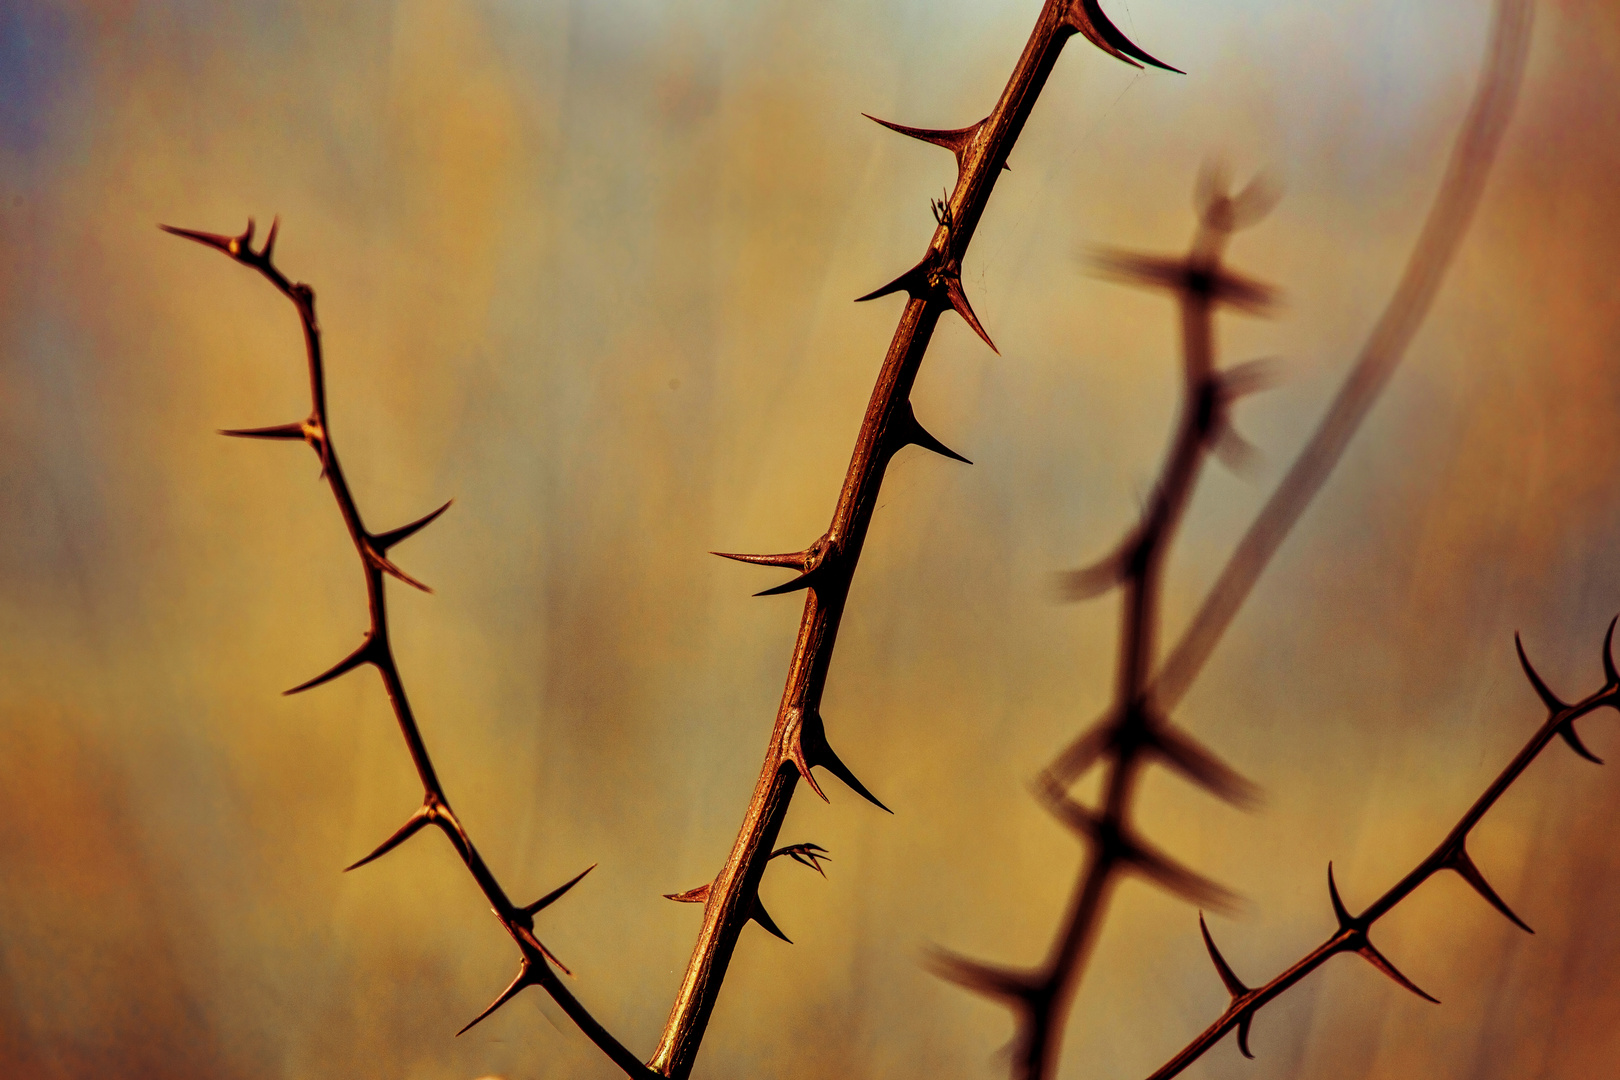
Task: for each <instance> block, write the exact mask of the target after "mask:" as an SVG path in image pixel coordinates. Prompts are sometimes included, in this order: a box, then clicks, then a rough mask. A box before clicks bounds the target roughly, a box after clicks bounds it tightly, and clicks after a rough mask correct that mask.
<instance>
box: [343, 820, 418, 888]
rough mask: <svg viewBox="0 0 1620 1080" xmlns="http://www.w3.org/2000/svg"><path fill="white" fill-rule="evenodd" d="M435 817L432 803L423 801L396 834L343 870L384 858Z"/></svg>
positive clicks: (353, 868) (356, 868) (395, 831)
mask: <svg viewBox="0 0 1620 1080" xmlns="http://www.w3.org/2000/svg"><path fill="white" fill-rule="evenodd" d="M433 818H434V810H433V806H432V804H430V803H423V804H422V805H421V806H419V807H417V809H416V813H414V814H412V815H411V816H410V817H408V818H406V819H405V824H403V825H401V826H400V827H399V828H397V829H395V830H394V834H393V835H392V836H390V837H389V838H388V839H386V840H384V841H383V842H382V843H380V844H378V845H377V848H376V850H375V851H373V852H372V853H371V854H370V855H367V856H366V857H365V858H363V859H361V860H359V861H358V862H352V863H350V864H349V865H348V866H345V867H344V868H343V872H344V873H345V874H347V873H348V872H349V871H350V870H358V869H360V868H361V867H362V866H364V865H366V864H367V863H369V862H375V861H376V860H378V859H380V858H382V857H383V856H384V855H386V854H388V853H389V852H390V851H393V850H394V849H395V848H397V847H399V845H401V844H403V843H404V842H405V841H407V840H409V839H410V838H411V837H413V836H415V835H416V834H417V833H419V832H421V831H422V830H423V829H425V828H427V827H428V826H429V825H431V824H433Z"/></svg>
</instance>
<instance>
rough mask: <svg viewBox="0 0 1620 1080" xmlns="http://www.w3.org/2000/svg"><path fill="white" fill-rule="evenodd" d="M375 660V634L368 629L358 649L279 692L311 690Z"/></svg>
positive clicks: (285, 693)
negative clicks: (288, 688)
mask: <svg viewBox="0 0 1620 1080" xmlns="http://www.w3.org/2000/svg"><path fill="white" fill-rule="evenodd" d="M376 662H377V638H376V635H374V634H372V633H371V632H369V631H368V632H367V633H366V639H365V640H364V641H362V642H361V643H360V647H359V648H358V649H356V650H354V652H352V653H350V654H349V655H348V656H345V657H344V658H343V659H342V660H339V661H338V662H337V663H335V664H333V665H332V666H331V667H329V668H327V669H326V670H325V671H323V672H321V673H320V674H319V675H317V676H315V677H314V678H313V679H310V680H308V681H307V682H301V683H299V684H298V685H297V686H295V687H293V688H292V689H291V690H283V691H282V692H281V693H282V696H283V697H287V696H291V695H293V694H301V693H303V692H304V691H305V690H313V689H314V688H315V687H317V686H320V685H321V684H322V683H327V682H331V681H332V680H333V679H335V678H337V677H338V676H339V675H347V674H348V673H349V672H351V671H353V670H354V669H355V668H357V667H359V666H360V665H361V664H375V663H376Z"/></svg>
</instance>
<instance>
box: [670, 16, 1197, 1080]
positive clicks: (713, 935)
mask: <svg viewBox="0 0 1620 1080" xmlns="http://www.w3.org/2000/svg"><path fill="white" fill-rule="evenodd" d="M1075 34H1081V35H1083V36H1085V38H1086V39H1087V40H1089V41H1091V42H1092V43H1093V44H1094V45H1096V46H1097V47H1099V48H1100V49H1102V50H1103V51H1104V52H1106V53H1108V54H1110V55H1111V56H1114V57H1116V58H1118V59H1120V60H1124V61H1125V62H1126V63H1130V64H1135V65H1137V66H1140V65H1141V64H1144V63H1145V64H1152V65H1154V66H1155V67H1160V68H1167V65H1165V64H1161V63H1160V62H1159V61H1157V60H1155V59H1154V58H1153V57H1151V56H1149V55H1148V54H1146V53H1144V52H1143V51H1142V50H1140V49H1138V48H1137V47H1136V46H1135V45H1133V44H1132V43H1131V42H1130V41H1129V40H1128V39H1127V38H1126V37H1125V36H1124V35H1123V34H1121V33H1120V32H1119V30H1118V29H1116V28H1115V27H1114V25H1113V24H1112V23H1110V22H1109V21H1108V19H1107V17H1106V16H1104V15H1103V13H1102V11H1101V9H1100V8H1099V7H1098V4H1097V0H1046V3H1045V5H1044V6H1043V8H1042V10H1041V14H1040V17H1039V18H1038V19H1037V21H1036V24H1035V29H1034V31H1033V32H1032V33H1031V34H1030V38H1029V42H1028V43H1027V44H1026V45H1025V46H1024V52H1023V55H1022V56H1020V57H1019V60H1018V64H1017V66H1016V67H1015V68H1014V69H1013V73H1012V77H1011V78H1010V79H1009V80H1008V82H1007V86H1006V88H1005V89H1004V90H1003V91H1002V94H1001V98H1000V100H999V101H997V103H996V106H995V108H994V109H993V110H991V112H990V115H989V116H987V117H985V119H983V120H981V121H979V122H978V123H976V124H972V125H970V126H968V127H964V128H955V129H951V130H931V129H924V128H912V127H906V126H904V125H900V124H894V123H890V122H889V121H886V120H879V121H878V123H881V124H883V125H884V126H886V127H889V128H892V129H893V130H895V131H898V132H900V133H901V134H904V135H909V136H912V137H913V138H917V139H921V140H923V141H925V142H930V143H934V144H935V145H938V146H942V147H945V148H946V149H948V150H950V151H951V152H952V153H953V154H954V155H955V156H956V163H957V178H956V186H955V188H954V190H953V191H952V192H951V193H950V195H949V197H948V198H946V199H945V200H943V201H936V202H935V203H934V217H935V221H936V223H937V228H936V229H935V231H934V235H933V237H932V239H931V240H930V241H929V244H928V249H927V251H926V252H925V253H924V255H923V257H922V259H921V260H920V261H919V262H918V263H917V264H916V265H915V266H913V267H912V268H911V269H910V270H907V271H906V272H905V273H903V274H901V275H900V276H899V277H898V278H895V279H894V280H893V281H891V282H890V283H889V284H887V285H885V286H883V287H882V288H879V289H876V290H874V291H873V292H870V293H868V294H867V295H865V296H863V297H861V299H862V300H872V299H876V298H877V297H881V296H887V295H889V294H891V293H898V292H904V293H905V294H906V295H907V297H908V299H907V302H906V307H905V311H904V313H903V314H902V315H901V318H900V324H899V326H898V327H897V328H896V330H895V332H894V337H893V339H892V341H891V342H890V345H889V351H888V354H887V355H886V356H885V357H884V360H883V366H882V368H881V369H880V371H879V373H878V378H877V384H876V385H875V386H874V388H873V390H872V396H871V400H870V402H869V403H868V405H867V409H866V416H865V419H864V420H863V422H862V424H861V429H860V433H859V434H858V435H857V436H856V440H855V451H854V453H853V455H852V456H851V459H850V463H849V470H848V472H847V473H846V474H845V478H844V486H843V490H842V491H841V492H840V494H839V498H838V505H837V507H836V509H835V510H834V512H833V519H832V523H831V524H830V525H829V526H828V528H827V531H826V532H825V533H824V534H823V535H822V536H821V537H820V538H819V539H817V540H816V541H815V542H814V543H812V544H810V545H809V546H808V547H806V548H805V549H804V550H802V551H797V552H791V553H788V554H782V555H737V554H728V555H727V556H726V557H728V558H733V559H740V560H742V561H744V562H752V563H758V564H762V565H766V566H779V567H786V568H790V569H793V570H797V571H798V576H797V577H795V578H793V579H792V580H791V581H788V582H786V583H784V584H782V585H778V586H776V587H775V588H771V589H766V590H764V592H763V593H761V594H760V595H773V594H777V593H785V592H793V591H796V590H799V589H803V590H805V592H806V597H805V604H804V613H803V615H802V617H801V619H800V622H799V635H798V639H797V641H796V643H795V645H794V649H793V658H792V661H791V662H790V664H789V668H788V677H787V683H786V686H785V687H784V688H783V691H782V700H781V704H780V705H779V706H778V709H777V714H776V723H775V726H774V728H773V730H772V732H771V738H770V742H769V744H768V747H767V750H766V753H765V760H764V763H763V765H762V766H761V768H760V773H759V779H758V781H757V782H756V783H755V786H754V793H753V796H752V798H751V799H750V800H749V803H748V809H747V812H746V813H745V815H744V817H743V823H742V826H741V828H740V829H739V830H738V833H737V839H736V841H735V843H734V844H733V846H732V849H731V854H730V856H729V857H728V858H727V859H726V862H725V865H724V866H722V867H721V868H720V872H719V873H718V874H716V875H715V877H714V878H713V880H712V881H711V882H709V883H708V884H707V885H706V886H699V887H698V890H692V891H691V892H690V893H687V894H681V895H682V898H689V899H693V900H696V899H699V898H701V899H702V901H703V903H704V910H703V926H702V929H701V930H700V931H699V933H698V939H697V943H696V945H695V946H694V947H693V950H692V957H691V960H690V961H689V962H688V964H687V968H686V974H685V976H684V978H683V979H682V982H681V987H680V990H679V992H678V994H677V996H676V998H675V1003H674V1006H673V1007H672V1008H671V1010H670V1016H669V1021H668V1023H667V1024H666V1026H665V1028H664V1033H663V1037H662V1038H661V1039H660V1040H659V1044H658V1048H657V1050H656V1051H655V1052H654V1053H653V1056H652V1058H651V1059H650V1060H649V1062H648V1064H649V1065H651V1066H652V1068H653V1069H655V1070H656V1071H658V1072H660V1073H663V1074H665V1075H668V1076H671V1077H675V1078H677V1080H682V1078H684V1077H686V1076H687V1075H688V1074H689V1073H690V1072H691V1069H692V1063H693V1060H694V1059H695V1058H696V1056H697V1051H698V1046H699V1043H700V1042H701V1040H702V1037H703V1032H704V1029H705V1028H706V1027H707V1025H708V1022H709V1016H710V1014H711V1013H712V1011H713V1009H714V1005H715V1001H716V999H717V998H718V995H719V990H720V984H721V981H722V980H723V979H724V977H725V972H726V968H727V965H729V964H730V962H731V955H732V951H733V950H734V949H735V947H736V944H737V938H738V935H739V934H740V933H741V931H742V927H743V925H744V924H745V923H746V922H748V921H749V920H750V919H757V918H758V916H759V913H760V910H761V909H760V908H759V904H758V893H759V883H760V879H761V877H762V876H763V875H764V872H765V866H766V864H767V863H768V862H769V861H770V858H771V845H772V844H773V843H774V842H775V839H776V834H777V831H778V830H779V829H780V828H781V825H782V821H783V819H784V818H785V817H786V815H787V810H788V805H789V802H790V801H791V799H792V797H793V791H794V788H795V786H796V785H797V783H798V781H799V779H800V778H801V777H802V778H803V779H804V780H805V781H806V782H807V783H809V785H810V787H811V789H812V790H813V791H815V793H816V794H817V795H820V796H821V797H822V798H823V799H825V798H826V796H825V794H823V792H822V791H821V787H820V785H819V783H818V782H817V781H816V779H815V777H814V776H813V775H812V770H813V769H814V768H816V767H817V766H820V767H821V768H824V769H826V770H827V771H828V772H830V773H832V774H833V775H835V776H837V777H839V779H841V780H843V781H844V783H846V784H848V785H849V786H850V787H852V788H853V789H854V790H855V791H856V792H857V793H858V794H860V795H861V796H863V797H864V798H866V799H868V800H869V801H871V802H872V803H874V804H876V805H877V806H879V807H882V808H883V809H887V807H883V804H882V803H881V802H879V801H878V800H877V798H876V797H874V796H873V795H872V793H871V792H870V791H868V790H867V789H866V788H865V787H864V786H862V785H861V783H860V782H859V781H858V780H856V779H855V776H854V774H853V773H852V772H851V771H850V770H849V769H848V767H846V766H845V765H844V763H843V762H842V761H841V760H840V759H839V757H838V755H837V754H835V753H834V752H833V750H832V748H831V746H830V745H829V744H828V742H827V737H826V733H825V728H824V725H823V722H822V718H821V712H820V709H821V696H822V689H823V687H824V686H825V684H826V678H827V670H828V666H829V664H830V662H831V659H832V651H833V644H834V642H835V640H836V638H837V635H838V625H839V620H840V618H841V617H842V615H843V610H844V603H845V600H846V599H847V597H848V594H849V588H850V583H851V581H852V579H853V577H854V574H855V565H856V562H857V560H858V559H859V558H860V554H861V547H862V545H863V544H864V543H865V540H866V532H867V528H868V527H869V525H870V524H871V520H872V510H873V508H874V506H875V505H876V502H877V495H878V490H879V488H880V487H881V486H882V483H883V474H884V470H885V469H886V468H887V466H888V463H889V459H890V458H891V457H893V455H894V454H895V453H896V452H898V451H899V450H900V449H901V448H902V447H904V446H906V445H908V444H915V445H918V446H921V447H923V448H925V449H928V450H933V451H935V452H936V453H940V454H944V455H946V456H948V457H952V458H956V459H958V460H966V459H964V458H961V456H960V455H958V454H956V453H954V452H952V451H951V450H949V449H947V448H946V447H945V446H944V445H943V444H941V443H940V442H939V441H938V440H937V439H935V438H934V437H933V436H932V435H930V434H929V433H928V432H927V431H926V430H924V429H923V427H922V426H921V425H920V424H919V423H918V422H917V419H916V417H915V416H914V415H913V413H912V409H911V401H910V394H911V387H912V384H913V382H914V381H915V380H916V377H917V371H918V368H919V367H920V366H921V364H922V359H923V355H924V353H925V352H926V351H927V348H928V343H929V341H930V339H931V338H932V337H933V333H934V327H935V325H936V324H937V323H938V321H939V317H940V316H941V315H942V314H943V313H944V312H946V311H947V310H954V311H956V313H957V314H958V315H960V316H961V317H962V318H963V320H965V321H966V322H967V324H968V326H969V327H971V328H972V330H973V331H974V333H976V334H978V335H979V337H981V338H982V339H983V340H984V342H985V344H987V345H990V347H991V348H992V349H994V348H995V346H994V344H993V343H992V342H991V341H990V336H989V334H987V333H986V332H985V329H984V327H983V326H982V325H980V323H979V320H978V317H977V316H976V315H975V314H974V313H973V308H972V307H971V306H970V305H969V303H968V300H967V295H966V294H965V293H964V292H963V289H962V257H963V255H964V254H965V253H966V251H967V248H968V244H969V243H970V242H971V241H972V239H973V233H974V230H975V229H976V228H977V227H978V224H979V219H980V218H981V217H982V216H983V214H984V210H985V206H986V205H987V204H988V203H989V200H990V193H991V191H992V190H993V189H994V187H995V184H996V180H997V179H998V178H999V176H1000V175H1001V172H1002V171H1003V169H1004V168H1005V167H1006V163H1007V155H1008V154H1009V153H1010V152H1011V150H1012V147H1013V144H1014V143H1015V142H1016V141H1017V139H1018V135H1019V133H1020V132H1022V130H1023V127H1024V122H1025V121H1026V120H1027V119H1028V118H1029V114H1030V111H1031V110H1032V109H1033V108H1034V106H1035V100H1036V98H1037V97H1038V96H1039V95H1040V92H1041V89H1042V87H1044V86H1045V84H1046V79H1047V76H1048V75H1049V74H1050V73H1051V70H1052V67H1053V65H1054V64H1056V62H1057V58H1058V54H1059V53H1060V52H1061V51H1062V49H1063V46H1064V44H1065V43H1067V41H1068V39H1069V38H1070V37H1072V36H1074V35H1075ZM1168 70H1175V69H1173V68H1168ZM873 119H876V118H875V117H874V118H873ZM717 554H720V553H717ZM700 890H701V892H700Z"/></svg>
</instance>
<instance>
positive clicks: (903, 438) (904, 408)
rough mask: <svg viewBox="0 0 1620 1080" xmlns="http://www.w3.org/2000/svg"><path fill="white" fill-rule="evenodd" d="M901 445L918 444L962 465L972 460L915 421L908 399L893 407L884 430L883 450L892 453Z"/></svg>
mask: <svg viewBox="0 0 1620 1080" xmlns="http://www.w3.org/2000/svg"><path fill="white" fill-rule="evenodd" d="M902 446H920V447H922V448H923V449H924V450H930V451H933V452H934V453H936V454H939V455H940V456H942V457H948V458H950V459H951V460H952V461H960V462H962V463H963V464H964V465H971V464H973V462H971V461H969V460H968V459H967V458H965V457H963V456H962V455H961V454H958V453H957V452H956V451H955V450H952V449H951V448H950V447H948V446H946V445H945V444H944V443H942V442H940V441H939V440H938V439H936V438H934V436H933V435H932V434H930V433H929V431H928V429H927V428H925V427H923V426H922V424H920V423H919V422H918V421H917V414H916V413H914V412H912V409H911V402H910V401H909V400H907V401H903V402H901V403H900V404H899V405H897V406H896V407H895V410H894V416H893V417H892V418H891V419H890V420H889V426H888V428H887V429H886V430H885V431H884V449H885V450H887V451H888V452H889V453H891V454H892V453H894V452H895V451H897V450H899V449H900V448H901V447H902Z"/></svg>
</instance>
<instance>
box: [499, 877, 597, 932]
mask: <svg viewBox="0 0 1620 1080" xmlns="http://www.w3.org/2000/svg"><path fill="white" fill-rule="evenodd" d="M595 869H596V864H595V863H591V865H589V866H587V867H586V868H585V869H583V870H581V871H580V872H579V873H577V874H575V875H574V876H573V877H571V878H569V879H568V880H567V881H565V882H563V883H562V884H561V885H559V886H557V887H556V888H555V889H552V890H551V891H550V892H548V893H546V895H544V896H542V897H541V898H540V899H538V900H536V901H535V902H534V903H532V904H530V905H529V906H528V907H524V908H519V909H518V910H519V911H520V912H522V913H523V914H524V915H525V916H527V917H528V918H530V919H533V918H534V917H535V915H537V914H539V913H540V912H542V911H544V910H545V909H546V908H548V907H550V906H551V905H552V903H553V902H555V901H556V900H557V898H558V897H560V896H562V894H563V893H565V892H567V891H568V890H569V889H572V888H573V887H574V886H575V885H578V884H579V883H580V881H581V880H582V879H583V878H584V877H585V875H586V874H588V873H590V872H591V871H592V870H595Z"/></svg>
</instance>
